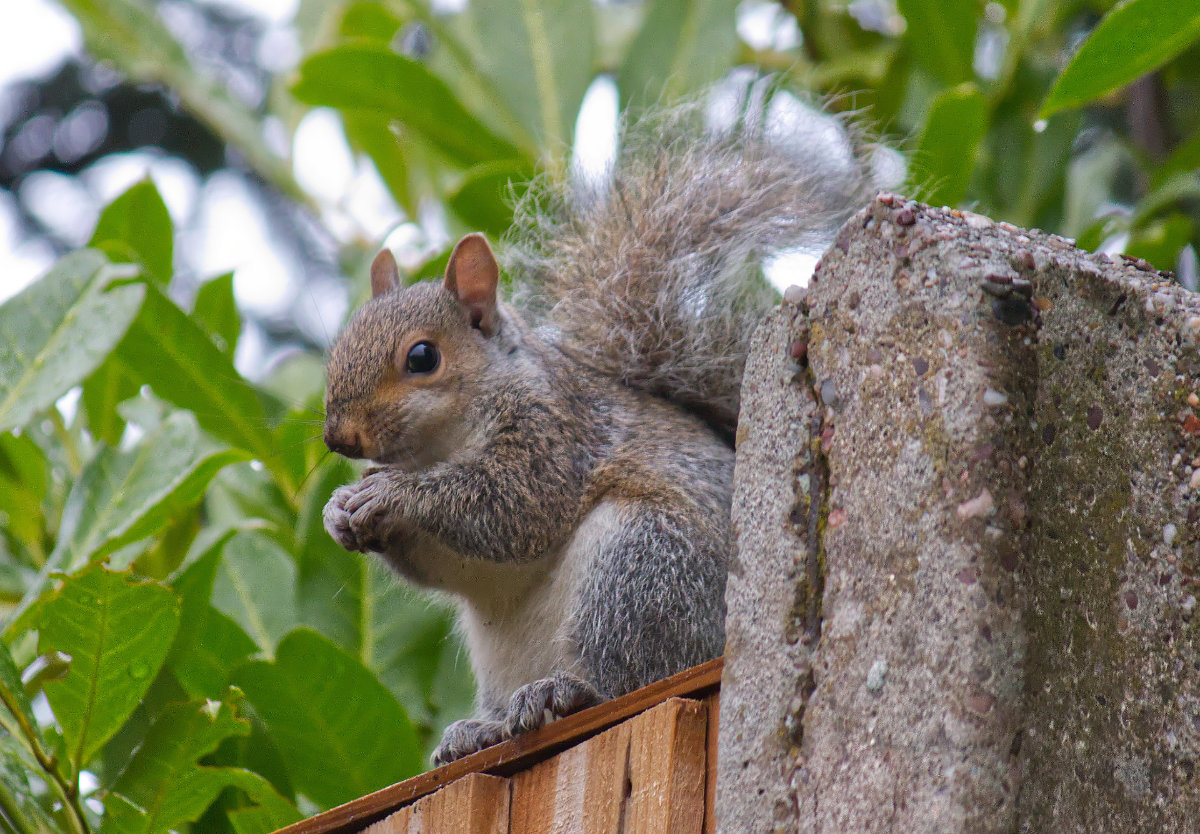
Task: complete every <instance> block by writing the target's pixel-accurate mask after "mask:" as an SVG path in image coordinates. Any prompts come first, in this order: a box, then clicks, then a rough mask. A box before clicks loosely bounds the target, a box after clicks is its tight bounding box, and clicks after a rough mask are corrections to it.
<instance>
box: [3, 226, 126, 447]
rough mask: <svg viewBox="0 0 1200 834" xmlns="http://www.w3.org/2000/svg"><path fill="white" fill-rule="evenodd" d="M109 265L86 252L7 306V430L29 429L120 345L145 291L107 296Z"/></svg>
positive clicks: (71, 258) (66, 260)
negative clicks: (37, 416)
mask: <svg viewBox="0 0 1200 834" xmlns="http://www.w3.org/2000/svg"><path fill="white" fill-rule="evenodd" d="M107 264H108V261H107V260H105V258H104V256H103V255H102V254H100V253H99V252H96V251H95V250H91V249H85V250H82V251H79V252H72V253H71V254H70V255H67V256H65V257H63V258H62V259H61V260H60V261H59V262H58V263H57V264H55V265H54V268H53V269H51V270H50V272H49V273H47V274H46V276H45V277H43V278H42V279H41V280H39V281H36V282H35V283H34V284H32V285H31V286H29V287H27V288H26V289H25V290H23V291H22V292H20V293H18V294H17V295H15V296H13V297H12V298H10V299H9V300H8V301H6V302H4V304H3V305H0V431H3V430H5V429H10V428H15V427H18V426H22V425H24V424H25V423H26V422H28V421H29V419H30V418H31V417H33V415H35V414H37V413H38V412H39V411H41V410H43V409H45V408H48V407H49V406H50V405H52V404H53V403H54V401H55V400H57V399H58V398H59V397H61V396H62V395H63V394H64V393H66V391H67V390H68V389H70V388H71V387H72V386H74V385H76V384H78V383H79V382H80V381H81V380H83V379H84V378H85V377H87V375H88V374H90V373H91V372H92V371H93V370H94V369H95V368H96V366H98V365H99V364H100V363H101V362H102V361H103V360H104V357H105V356H107V355H108V353H109V351H111V350H112V349H113V346H114V345H116V344H117V342H119V341H120V339H121V336H122V335H124V333H125V330H126V329H127V328H128V327H129V323H130V322H131V321H133V318H134V316H135V315H137V311H138V307H139V306H140V305H141V303H142V296H143V292H144V290H143V289H142V288H141V287H139V286H123V287H115V288H112V289H107V290H106V289H105V287H104V283H105V282H104V278H103V275H102V273H103V272H104V269H105V267H106V266H107Z"/></svg>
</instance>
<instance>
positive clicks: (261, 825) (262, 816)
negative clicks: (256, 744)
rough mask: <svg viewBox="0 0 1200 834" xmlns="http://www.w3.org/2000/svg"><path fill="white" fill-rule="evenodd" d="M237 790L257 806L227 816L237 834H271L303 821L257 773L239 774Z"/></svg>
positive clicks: (239, 809)
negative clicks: (240, 790) (239, 789)
mask: <svg viewBox="0 0 1200 834" xmlns="http://www.w3.org/2000/svg"><path fill="white" fill-rule="evenodd" d="M242 774H243V775H242V776H241V777H240V778H239V780H238V783H237V787H239V788H241V789H242V791H243V792H244V793H245V794H246V796H248V797H250V799H251V800H253V801H254V802H255V803H257V804H256V805H254V806H252V807H246V808H238V809H237V810H234V811H230V812H229V823H230V824H231V825H232V826H233V830H234V831H236V832H237V834H272V832H274V831H278V830H279V829H281V828H284V827H286V826H289V825H291V824H292V823H294V822H299V821H300V820H301V819H303V817H302V815H301V814H300V812H299V811H297V810H296V806H295V805H293V804H292V803H291V802H288V801H287V800H286V799H285V798H284V797H282V796H281V795H280V794H279V792H278V791H277V790H275V788H274V787H273V786H272V785H271V783H270V782H268V781H267V780H266V779H263V778H262V777H261V776H259V775H258V774H257V773H252V772H250V771H248V770H244V771H242Z"/></svg>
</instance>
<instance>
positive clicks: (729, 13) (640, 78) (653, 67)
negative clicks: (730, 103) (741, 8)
mask: <svg viewBox="0 0 1200 834" xmlns="http://www.w3.org/2000/svg"><path fill="white" fill-rule="evenodd" d="M737 6H738V0H651V3H650V5H649V8H648V9H647V10H646V17H645V20H644V21H643V23H642V28H641V29H640V30H639V31H638V34H637V37H635V38H634V41H633V43H632V45H630V47H629V52H628V53H626V55H625V61H624V63H623V65H622V66H621V71H620V74H619V77H618V80H617V88H618V89H619V90H620V93H621V100H622V102H623V103H625V102H633V103H635V104H638V105H645V104H649V103H653V102H655V101H658V100H659V99H660V98H666V99H668V100H670V99H677V98H679V97H680V96H683V95H686V94H687V93H689V92H692V91H695V90H698V89H700V88H702V87H704V86H705V85H706V84H709V83H710V82H712V81H715V80H717V79H718V78H720V77H721V76H722V75H724V74H725V71H726V70H728V69H729V68H730V67H731V66H732V65H733V61H734V58H735V57H736V55H737V29H736V26H735V19H736V11H737Z"/></svg>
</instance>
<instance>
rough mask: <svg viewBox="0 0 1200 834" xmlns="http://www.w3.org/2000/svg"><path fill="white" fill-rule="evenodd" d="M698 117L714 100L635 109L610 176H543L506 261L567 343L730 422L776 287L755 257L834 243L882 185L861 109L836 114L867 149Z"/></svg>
mask: <svg viewBox="0 0 1200 834" xmlns="http://www.w3.org/2000/svg"><path fill="white" fill-rule="evenodd" d="M828 118H830V119H831V120H832V119H833V117H828ZM703 121H704V106H703V105H701V104H689V105H683V106H680V107H676V108H673V109H668V110H657V111H652V112H651V114H650V115H649V116H646V117H643V118H642V119H640V120H639V121H635V122H632V123H629V124H626V125H625V126H624V129H623V130H622V134H621V149H620V153H619V157H618V159H617V162H616V165H615V168H614V172H613V175H612V180H611V183H610V184H606V187H604V188H601V189H598V190H597V189H583V190H579V191H570V190H564V189H563V188H562V187H561V186H560V185H558V184H557V183H556V182H555V181H554V180H553V179H552V178H550V177H549V176H544V177H543V178H541V179H540V180H538V181H535V183H534V184H533V186H532V187H531V188H530V190H529V191H528V192H527V194H526V196H525V197H524V198H523V199H522V200H521V201H520V202H519V203H518V204H517V207H516V212H515V218H514V225H513V228H512V231H511V232H510V234H509V235H508V242H509V246H508V248H507V250H506V259H505V265H506V267H507V269H508V271H509V272H510V273H511V274H513V275H515V276H519V277H520V281H519V282H518V287H519V288H520V289H521V292H522V295H521V296H520V297H519V298H518V303H519V305H520V306H522V307H525V308H527V309H534V310H537V311H538V312H539V314H541V315H543V316H544V317H545V318H546V320H547V321H548V322H549V323H550V324H551V325H552V326H553V327H554V328H556V329H557V330H558V331H559V332H560V333H561V341H562V344H563V346H564V348H565V349H566V350H567V351H568V352H570V354H571V355H572V356H573V357H575V358H576V359H578V360H579V361H581V362H584V363H585V364H587V365H588V366H589V367H592V368H596V369H597V370H599V371H601V372H602V373H603V374H605V375H606V376H609V377H612V378H613V379H617V380H619V381H621V382H622V383H623V384H625V385H629V386H631V387H634V388H639V389H642V390H646V391H649V392H651V393H653V394H656V395H658V396H661V397H664V398H665V399H668V400H670V401H672V402H675V403H678V404H680V405H682V406H683V407H685V408H687V409H688V410H690V411H693V412H694V413H697V414H699V415H700V416H701V417H702V418H704V419H705V420H707V421H709V422H710V423H712V424H713V425H714V426H715V427H716V428H718V430H720V431H723V432H729V431H731V430H732V428H733V426H734V425H735V424H736V423H737V413H738V390H739V388H740V386H741V378H742V368H743V366H744V364H745V356H746V350H747V348H748V345H749V340H750V334H751V333H752V332H753V330H754V326H755V325H756V324H757V323H758V321H759V320H761V318H762V316H763V315H764V314H765V313H766V311H767V310H769V309H770V308H771V307H772V306H773V305H774V303H775V302H776V296H775V293H774V291H773V290H771V289H770V287H769V286H767V285H766V284H765V282H764V281H763V280H762V278H761V274H760V264H761V259H762V258H763V257H764V256H767V255H770V254H772V253H774V252H777V251H780V250H783V249H790V248H809V249H816V250H818V251H819V250H820V249H822V248H824V245H825V244H826V243H827V241H828V240H829V238H830V237H831V235H832V233H833V232H834V231H835V230H836V229H837V227H838V226H840V225H841V223H842V222H843V221H844V220H845V219H846V218H847V217H848V216H849V215H850V213H851V212H852V211H854V210H855V209H856V208H858V207H859V206H861V205H862V204H863V203H865V202H866V201H867V200H868V199H869V198H870V196H871V194H872V193H873V190H874V186H873V183H872V175H871V170H870V163H869V158H870V153H869V146H866V145H865V144H864V143H862V142H861V141H860V140H859V139H858V138H857V135H856V132H855V130H854V126H853V124H852V123H849V122H841V123H840V124H841V128H842V131H843V138H844V139H845V142H846V147H847V148H852V149H854V150H857V151H860V152H859V153H854V154H848V153H846V152H845V151H844V150H843V152H842V153H841V154H838V153H834V152H833V149H831V146H830V143H829V142H828V141H826V142H820V141H811V140H810V141H805V142H800V143H797V144H795V145H789V144H787V143H786V141H784V140H782V139H780V138H778V137H775V138H768V135H767V134H768V132H767V131H764V130H762V129H758V128H757V127H756V126H755V125H747V124H746V123H745V122H744V121H743V123H742V125H741V127H739V128H736V129H733V130H731V131H728V132H725V133H715V132H714V131H713V130H711V129H710V128H708V127H706V126H705V125H704V123H703ZM835 123H836V122H835ZM834 160H837V161H834ZM846 160H848V161H849V164H844V163H845V162H846Z"/></svg>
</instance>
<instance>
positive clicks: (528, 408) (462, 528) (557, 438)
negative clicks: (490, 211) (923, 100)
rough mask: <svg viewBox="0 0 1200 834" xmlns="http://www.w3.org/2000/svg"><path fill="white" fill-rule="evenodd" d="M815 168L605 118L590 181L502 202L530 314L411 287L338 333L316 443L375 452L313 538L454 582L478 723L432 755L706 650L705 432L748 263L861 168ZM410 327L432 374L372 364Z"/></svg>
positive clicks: (724, 499) (831, 217)
mask: <svg viewBox="0 0 1200 834" xmlns="http://www.w3.org/2000/svg"><path fill="white" fill-rule="evenodd" d="M823 158H824V155H823V151H822V150H813V151H811V152H810V153H808V154H807V155H804V154H802V155H799V156H798V155H797V154H796V153H794V152H793V151H789V150H785V149H781V148H780V147H778V146H776V145H775V144H774V143H772V142H768V141H766V140H764V139H762V138H761V136H759V135H757V134H756V133H755V132H754V131H752V130H749V129H745V128H743V129H741V130H739V131H737V132H736V133H734V134H726V135H724V136H723V137H714V136H713V135H712V134H710V133H708V132H706V131H705V130H704V128H703V126H702V125H701V124H700V121H699V111H698V110H697V109H696V108H694V107H685V108H681V109H679V110H673V111H670V112H669V113H666V114H661V113H660V114H659V115H658V116H656V117H655V118H654V119H653V120H646V121H642V122H639V123H637V124H635V125H632V126H628V127H627V128H626V129H625V132H624V139H623V151H622V153H621V155H620V159H619V161H618V165H617V171H616V174H615V176H614V179H613V183H612V186H611V188H610V189H609V190H608V191H606V192H604V193H601V194H599V195H598V196H597V195H596V194H593V195H592V196H591V197H590V198H583V197H568V196H565V195H564V194H563V193H562V190H561V189H556V187H555V186H553V185H552V184H551V183H550V182H549V180H543V181H541V182H540V183H538V184H537V185H536V186H535V187H534V188H533V190H532V191H531V192H530V196H529V197H528V198H526V199H525V200H524V201H523V202H522V203H521V205H520V206H519V207H518V211H517V223H516V226H515V229H514V234H513V241H512V244H511V245H510V247H509V250H508V251H509V257H508V267H509V269H510V270H512V271H514V273H516V274H518V275H519V276H520V278H521V280H520V281H519V282H518V286H521V287H525V288H526V295H525V297H524V299H523V305H524V307H525V308H526V310H527V312H530V313H532V314H533V315H534V316H536V317H537V318H536V323H537V324H539V325H541V326H539V327H537V328H536V329H530V328H529V327H527V326H526V324H525V323H524V321H523V319H522V317H521V315H520V314H518V313H517V312H516V311H515V310H514V309H512V308H510V307H508V306H507V305H504V304H500V305H499V306H498V307H497V308H495V310H494V311H492V310H491V309H490V308H489V315H490V314H491V312H494V313H495V316H496V322H497V324H496V325H495V327H494V328H493V327H492V326H491V325H489V327H488V328H487V329H486V332H484V331H482V330H481V329H479V328H475V327H472V318H471V314H470V312H469V311H468V310H467V309H465V308H464V305H463V304H462V303H460V299H459V298H458V297H456V295H455V294H454V293H453V292H452V291H451V290H450V289H448V288H447V287H445V286H441V285H432V284H425V285H417V286H414V287H410V288H406V289H398V290H393V291H391V292H387V293H385V294H382V295H380V296H378V297H376V298H374V299H372V300H371V301H370V302H368V304H367V305H365V306H364V308H363V309H362V310H360V311H359V313H358V314H357V315H356V316H355V317H354V319H353V320H352V321H351V323H350V324H349V325H348V326H347V329H346V331H345V332H344V333H343V334H342V336H341V337H340V338H339V340H338V342H337V344H336V345H335V346H334V348H333V351H332V353H331V358H330V363H329V390H328V394H327V415H328V416H327V427H326V436H327V438H330V439H331V445H335V446H337V447H338V448H341V449H346V450H358V451H357V452H347V453H361V454H363V455H364V456H366V457H370V458H373V459H375V460H376V461H377V462H379V463H381V464H383V466H381V467H380V468H378V469H374V470H370V471H368V473H366V474H365V475H364V477H363V478H362V479H361V480H360V481H358V482H357V483H355V484H350V485H347V486H343V487H340V488H338V489H337V490H336V491H335V492H334V494H333V496H332V497H331V499H330V501H329V503H328V505H327V506H326V508H325V526H326V529H327V530H328V531H329V533H330V535H332V536H333V537H334V538H335V539H336V540H337V541H338V542H339V543H341V544H342V545H343V546H344V547H346V548H348V549H352V550H370V551H374V552H378V553H380V554H381V555H382V556H383V557H384V558H385V559H386V560H387V561H388V562H389V563H390V564H391V565H392V566H393V567H394V568H395V569H396V570H397V571H398V572H399V573H401V574H402V575H404V576H406V577H407V578H409V579H411V580H412V581H414V582H417V583H419V584H421V585H424V586H426V587H429V588H433V589H435V590H439V591H442V592H445V593H448V594H450V595H452V596H454V597H455V598H457V599H458V600H459V601H460V606H461V612H462V617H461V623H462V628H463V631H464V634H465V635H466V638H467V642H468V645H469V647H470V649H471V655H472V663H473V665H474V667H475V672H476V679H477V682H478V684H479V696H478V714H479V715H480V716H481V717H482V719H470V720H466V721H460V722H457V723H455V724H454V725H452V726H451V727H450V728H449V729H448V730H447V731H446V734H445V737H444V738H443V740H442V743H441V745H440V746H439V747H438V751H437V753H436V754H435V761H436V762H438V763H442V762H445V761H449V760H452V759H454V758H457V757H458V756H462V755H466V754H468V753H470V752H473V751H474V750H476V749H480V748H481V747H483V746H487V745H488V744H491V743H494V742H495V741H496V740H498V739H500V738H503V737H507V736H509V735H512V734H513V733H516V732H524V731H527V730H529V729H533V728H536V727H538V726H540V725H541V724H542V723H544V721H545V718H546V715H547V714H549V715H550V716H551V717H556V716H560V715H565V714H567V713H569V712H571V711H574V710H576V709H579V708H582V707H584V706H587V705H590V704H591V703H593V702H595V701H596V700H597V699H598V698H611V697H616V696H618V695H622V694H624V693H626V692H629V691H631V690H633V689H636V688H638V687H641V686H645V685H646V684H649V683H651V682H653V681H655V680H658V679H660V678H662V677H665V676H668V675H671V674H673V673H676V672H679V671H681V670H683V669H685V668H687V667H689V666H692V665H694V664H697V663H700V662H702V661H705V660H708V659H710V658H712V657H714V656H716V655H718V654H720V652H721V650H722V646H723V642H724V613H725V608H724V589H725V575H726V570H727V567H728V563H729V559H730V554H731V534H730V525H729V514H730V500H731V488H732V476H733V451H732V449H731V446H730V443H729V440H730V439H731V437H732V430H733V428H734V425H735V423H736V417H737V408H738V387H739V384H740V377H741V372H742V367H743V365H744V363H745V357H746V351H747V348H748V340H749V336H750V333H751V331H752V330H753V328H754V325H755V324H756V323H757V321H758V318H759V317H760V315H761V314H762V312H763V311H764V310H765V309H766V308H767V307H769V306H770V305H771V304H773V302H774V298H775V295H774V293H773V291H771V290H770V289H769V288H768V287H767V286H766V285H765V283H764V282H763V281H762V279H761V276H760V275H758V274H756V271H757V269H758V265H757V263H758V261H757V259H758V258H760V257H761V256H763V255H765V254H768V253H770V252H772V251H773V250H776V249H779V248H784V247H793V246H798V245H803V244H812V243H814V242H815V239H816V238H818V237H819V236H820V235H821V234H823V233H826V232H830V231H832V228H833V227H834V226H835V225H836V223H837V222H838V221H839V220H840V219H841V218H842V217H843V216H844V215H845V213H847V212H848V211H849V210H850V209H851V208H852V207H853V205H854V204H855V203H856V202H858V201H859V200H860V199H862V198H864V196H865V193H866V190H867V189H868V185H867V183H868V179H869V178H868V176H867V175H866V173H865V170H866V165H865V163H860V162H859V161H858V159H857V158H856V157H851V158H852V159H853V160H854V161H853V164H851V165H850V166H848V167H847V166H842V167H841V168H839V169H838V171H837V172H834V171H833V170H832V169H831V168H830V167H829V166H828V165H825V164H823V163H822V161H821V160H822V159H823ZM484 248H485V249H486V247H484ZM475 251H476V252H477V253H478V252H479V249H478V247H476V250H475ZM488 257H490V255H489V256H488ZM493 275H494V273H493ZM530 292H533V293H540V294H541V295H534V296H531V295H529V293H530ZM489 321H490V319H489ZM413 339H428V340H432V341H433V342H434V343H435V344H436V345H437V346H438V348H439V350H440V351H441V355H442V357H443V359H442V362H441V364H440V366H439V369H438V372H437V375H436V376H430V377H428V378H409V377H406V376H405V375H404V373H401V372H398V371H397V370H396V369H397V367H398V364H397V363H399V362H401V358H400V357H401V355H402V354H403V353H404V351H405V350H407V347H406V346H407V345H411V344H412V340H413Z"/></svg>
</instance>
